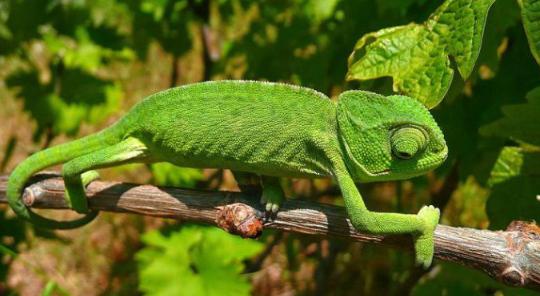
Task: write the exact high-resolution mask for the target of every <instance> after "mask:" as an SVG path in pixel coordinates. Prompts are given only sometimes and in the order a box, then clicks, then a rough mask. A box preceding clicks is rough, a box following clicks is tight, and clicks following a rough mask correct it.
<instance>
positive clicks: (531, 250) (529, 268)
mask: <svg viewBox="0 0 540 296" xmlns="http://www.w3.org/2000/svg"><path fill="white" fill-rule="evenodd" d="M506 231H508V234H507V236H506V243H507V248H508V252H509V256H508V261H507V264H506V266H505V268H504V269H503V270H502V272H501V274H500V279H501V280H502V281H503V282H504V283H506V284H508V285H512V286H518V287H524V286H526V285H527V284H528V282H529V281H530V280H531V278H530V277H531V275H532V274H535V273H536V272H535V270H536V269H538V268H539V267H538V265H537V264H538V262H539V259H540V258H535V257H540V255H539V254H540V227H538V225H536V223H534V222H532V223H530V222H526V221H512V223H510V225H508V227H507V228H506Z"/></svg>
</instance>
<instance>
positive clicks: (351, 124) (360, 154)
mask: <svg viewBox="0 0 540 296" xmlns="http://www.w3.org/2000/svg"><path fill="white" fill-rule="evenodd" d="M337 110H338V111H337V117H338V126H339V140H340V142H341V148H342V151H343V155H344V157H345V158H346V163H347V168H348V170H349V172H350V173H351V175H352V176H353V178H354V179H355V181H358V182H370V181H383V180H400V179H407V178H411V177H414V176H418V175H422V174H424V173H426V172H427V171H429V170H432V169H434V168H436V167H438V166H439V165H440V164H442V163H443V162H444V161H445V160H446V156H447V154H448V148H447V146H446V142H445V141H444V136H443V133H442V132H441V129H440V128H439V126H438V125H437V123H436V122H435V120H434V119H433V117H432V116H431V114H430V113H429V111H428V110H427V109H426V107H424V106H423V105H422V104H421V103H420V102H418V101H417V100H415V99H413V98H410V97H406V96H389V97H384V96H382V95H378V94H375V93H370V92H365V91H347V92H344V93H342V94H341V95H340V96H339V99H338V109H337Z"/></svg>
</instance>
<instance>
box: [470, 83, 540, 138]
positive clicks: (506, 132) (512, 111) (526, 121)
mask: <svg viewBox="0 0 540 296" xmlns="http://www.w3.org/2000/svg"><path fill="white" fill-rule="evenodd" d="M526 98H527V101H528V102H527V103H525V104H517V105H507V106H503V107H502V108H501V109H502V113H503V114H504V117H503V118H501V119H499V120H497V121H495V122H493V123H490V124H488V125H485V126H483V127H482V128H481V129H480V133H481V134H482V135H484V136H495V137H503V138H511V139H513V140H516V141H518V142H520V143H526V144H530V145H535V146H540V120H539V118H540V87H538V88H535V89H533V90H532V91H530V92H529V93H527V95H526Z"/></svg>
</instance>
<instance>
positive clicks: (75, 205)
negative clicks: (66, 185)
mask: <svg viewBox="0 0 540 296" xmlns="http://www.w3.org/2000/svg"><path fill="white" fill-rule="evenodd" d="M97 179H99V173H98V172H97V171H94V170H91V171H86V172H84V173H82V174H81V183H82V186H83V188H86V186H88V185H89V184H90V183H92V182H94V181H95V180H97ZM82 190H83V191H84V189H82ZM69 194H70V193H69V191H67V192H66V200H67V201H68V203H69V204H70V206H71V209H72V210H74V211H76V212H77V213H80V214H87V213H89V212H90V209H88V200H87V199H86V195H84V196H83V197H84V198H70V195H69Z"/></svg>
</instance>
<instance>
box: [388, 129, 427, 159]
mask: <svg viewBox="0 0 540 296" xmlns="http://www.w3.org/2000/svg"><path fill="white" fill-rule="evenodd" d="M390 145H391V147H392V154H394V156H395V157H397V158H399V159H411V158H413V157H414V156H415V155H416V154H417V153H418V152H419V151H422V150H423V149H424V148H425V147H426V145H427V138H426V135H425V133H424V132H423V131H422V130H421V129H419V128H417V127H413V126H403V127H399V128H397V129H395V130H394V131H393V132H392V134H391V136H390Z"/></svg>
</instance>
